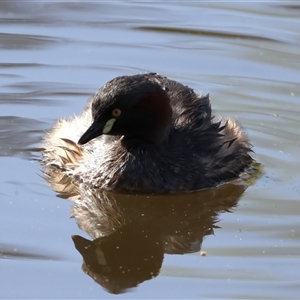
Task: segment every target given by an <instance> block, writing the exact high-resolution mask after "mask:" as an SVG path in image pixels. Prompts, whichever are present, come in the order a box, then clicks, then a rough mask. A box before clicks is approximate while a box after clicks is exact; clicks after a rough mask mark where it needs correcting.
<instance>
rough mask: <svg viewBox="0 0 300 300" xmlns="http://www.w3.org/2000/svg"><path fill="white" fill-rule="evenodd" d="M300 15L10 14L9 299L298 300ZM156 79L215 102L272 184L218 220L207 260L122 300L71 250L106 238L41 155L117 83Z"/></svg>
mask: <svg viewBox="0 0 300 300" xmlns="http://www.w3.org/2000/svg"><path fill="white" fill-rule="evenodd" d="M299 13H300V5H299V2H288V1H276V2H275V1H270V2H268V1H267V2H247V3H242V2H197V1H182V2H173V1H167V2H165V3H161V2H156V1H152V2H134V1H110V2H109V1H102V2H100V1H99V2H83V1H76V2H75V1H74V2H73V1H57V2H44V1H40V2H27V1H26V2H21V1H0V164H1V165H0V207H1V208H0V237H1V238H0V270H1V272H0V298H73V299H79V298H100V299H101V298H130V299H133V298H139V299H141V298H172V299H174V298H205V299H241V298H249V299H255V298H260V299H262V298H264V299H298V298H299V295H300V231H299V228H300V218H299V215H300V193H299V186H300V134H299V127H300V121H299V120H300V51H299V49H300V18H299ZM146 71H154V72H159V73H160V74H163V75H165V76H168V77H170V78H172V79H175V80H178V81H180V82H182V83H184V84H187V85H189V86H190V87H192V88H194V89H195V90H196V91H199V92H203V93H208V92H209V93H210V95H211V98H212V107H213V109H214V110H215V113H216V114H220V115H224V116H230V117H233V118H235V119H237V120H239V122H240V123H241V124H242V125H243V127H244V129H245V131H246V132H247V134H248V136H249V138H250V139H251V142H252V144H253V150H254V151H255V154H253V156H254V158H255V159H256V160H257V161H259V162H260V163H261V164H262V165H263V166H264V174H263V175H262V176H261V177H260V178H258V179H257V181H256V182H254V184H253V185H251V186H249V188H248V189H247V190H246V191H245V192H244V193H243V194H242V195H241V198H240V200H239V202H238V203H237V204H236V205H232V207H231V208H230V212H227V211H226V209H219V210H218V213H217V215H218V220H219V221H218V223H217V224H216V225H217V226H219V228H215V230H214V235H209V234H204V235H207V236H206V237H203V242H202V251H205V252H206V256H201V255H199V251H198V250H197V252H193V251H190V252H191V253H187V254H184V255H179V254H168V253H165V254H164V259H163V262H162V266H161V268H160V271H159V272H160V273H159V275H158V276H154V278H153V279H150V280H145V281H143V282H141V283H140V284H139V285H138V286H137V287H135V288H133V289H129V290H124V291H123V293H120V294H118V295H114V294H111V293H110V292H109V291H107V289H105V288H103V287H102V286H101V285H99V284H98V283H96V282H95V281H94V280H93V279H92V278H91V277H89V276H88V275H87V274H85V273H84V272H83V271H82V270H81V265H82V256H81V255H80V254H79V252H78V251H77V250H76V249H75V247H74V244H73V242H72V239H71V236H72V235H80V236H83V237H85V238H87V239H90V240H91V239H92V238H91V237H89V235H88V233H87V232H86V231H84V230H81V229H80V228H79V227H78V224H77V223H80V221H79V220H78V219H76V218H70V215H71V210H72V209H74V202H73V201H70V200H67V199H62V198H60V197H57V192H55V191H54V190H53V189H52V188H51V187H50V186H49V184H48V183H47V182H46V181H45V180H44V178H43V174H42V171H41V166H40V163H39V159H40V152H39V147H40V146H41V138H42V137H43V135H44V134H45V131H46V130H47V129H49V128H50V127H51V126H52V125H53V124H54V123H55V121H56V120H57V119H58V118H63V117H69V116H72V115H74V114H76V113H79V112H80V111H81V110H82V108H83V106H84V104H85V101H86V100H87V99H88V97H89V96H90V95H92V94H93V93H94V92H95V91H96V90H97V89H98V88H99V87H101V86H102V85H103V84H104V83H105V82H106V81H108V80H110V79H111V78H113V77H116V76H119V75H125V74H127V75H130V74H136V73H144V72H146ZM222 193H223V190H221V192H220V194H222ZM123 200H124V199H123ZM125 200H126V199H125ZM125 200H124V201H125ZM192 202H193V201H192V200H191V203H192ZM128 203H129V202H128ZM197 205H198V204H197ZM197 207H198V206H197ZM198 209H199V216H198V215H197V217H199V219H200V221H201V214H200V213H201V208H199V207H198ZM196 213H198V211H197V212H196ZM177 217H178V218H179V219H180V216H176V218H177ZM206 217H207V216H206ZM206 217H205V218H206ZM203 218H204V217H203ZM162 220H163V218H162ZM168 220H169V219H168ZM172 220H173V219H172ZM173 221H174V220H173ZM174 222H175V221H174ZM189 222H190V221H189ZM161 224H162V225H161V227H164V225H163V224H166V228H162V232H163V235H164V237H165V238H166V236H168V237H169V239H170V240H171V238H172V237H173V236H172V235H170V232H169V231H168V230H167V223H166V222H165V223H164V222H163V221H162V223H161ZM195 224H196V225H195V226H196V227H195V228H196V229H195V232H197V234H196V235H197V236H198V239H199V241H200V240H201V238H200V233H199V232H198V231H197V228H198V227H197V226H200V225H201V224H202V223H199V224H200V225H197V224H198V223H195ZM188 225H190V224H188V222H187V226H188ZM130 230H132V228H129V231H130ZM170 236H171V238H170ZM135 242H136V241H135V240H132V241H131V243H132V244H135ZM194 243H196V242H195V241H194ZM137 247H139V245H137ZM166 252H167V251H166Z"/></svg>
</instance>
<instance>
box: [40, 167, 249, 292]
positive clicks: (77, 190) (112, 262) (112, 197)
mask: <svg viewBox="0 0 300 300" xmlns="http://www.w3.org/2000/svg"><path fill="white" fill-rule="evenodd" d="M45 178H46V180H47V181H48V182H49V184H50V185H51V187H52V189H54V190H55V191H56V192H57V193H58V196H59V197H62V198H67V199H71V200H72V201H73V202H74V205H73V208H72V217H74V218H75V219H76V221H77V224H78V226H79V227H80V228H81V229H82V230H84V231H86V232H87V233H88V234H89V235H90V236H91V237H92V240H88V239H85V238H83V237H81V236H77V235H76V236H73V237H72V239H73V242H74V245H75V247H76V249H77V250H78V251H79V252H80V254H81V255H82V257H83V265H82V270H83V271H84V272H85V273H86V274H87V275H89V276H90V277H92V278H93V279H94V280H95V281H96V282H97V283H99V284H100V285H101V286H103V287H104V288H105V289H106V290H107V291H108V292H110V293H114V294H119V293H122V292H125V291H126V290H127V289H130V288H133V287H136V286H137V285H138V284H139V283H142V282H143V281H145V280H149V279H152V278H154V277H156V276H157V275H158V274H159V272H160V269H161V266H162V262H163V258H164V254H165V253H166V254H185V253H193V252H197V251H200V249H201V245H202V241H203V238H204V237H205V236H207V235H210V234H213V232H214V228H217V227H218V226H217V225H216V223H217V221H218V214H219V213H221V212H230V209H231V208H232V207H234V206H236V204H237V202H238V200H239V198H240V197H241V195H242V194H243V192H244V191H245V189H246V186H245V185H242V184H233V183H228V184H224V185H222V186H220V187H217V188H214V189H207V190H203V191H198V192H193V193H184V194H169V195H127V194H121V193H112V192H104V191H100V190H96V189H92V188H90V187H88V186H86V185H82V184H76V183H74V182H72V179H71V178H70V177H67V176H65V175H64V174H62V173H61V172H60V171H59V170H57V169H52V168H47V169H45Z"/></svg>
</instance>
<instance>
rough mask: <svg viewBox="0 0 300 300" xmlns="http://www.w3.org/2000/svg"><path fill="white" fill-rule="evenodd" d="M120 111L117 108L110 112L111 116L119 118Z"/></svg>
mask: <svg viewBox="0 0 300 300" xmlns="http://www.w3.org/2000/svg"><path fill="white" fill-rule="evenodd" d="M121 113H122V111H121V109H119V108H114V109H113V111H112V112H111V114H112V115H113V116H114V117H115V118H116V117H119V116H120V115H121Z"/></svg>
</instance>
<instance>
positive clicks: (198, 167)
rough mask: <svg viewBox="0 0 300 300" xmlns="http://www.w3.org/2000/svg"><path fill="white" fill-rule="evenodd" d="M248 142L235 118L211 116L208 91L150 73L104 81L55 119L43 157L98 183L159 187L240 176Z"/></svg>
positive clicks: (247, 160) (189, 186) (185, 187)
mask: <svg viewBox="0 0 300 300" xmlns="http://www.w3.org/2000/svg"><path fill="white" fill-rule="evenodd" d="M88 127H89V129H88ZM84 131H85V133H84ZM96 137H98V138H96ZM95 138H96V139H95ZM77 141H78V144H76V142H77ZM250 148H251V147H250V144H249V142H248V139H247V138H246V137H245V135H244V133H243V132H242V131H241V129H240V127H239V126H238V125H237V123H235V122H234V121H233V120H231V119H229V120H226V121H220V122H218V121H214V118H213V117H212V115H211V107H210V100H209V96H208V95H207V96H200V95H196V94H195V93H194V91H193V90H192V89H190V88H189V87H187V86H184V85H182V84H180V83H178V82H176V81H173V80H170V79H168V78H166V77H162V76H160V75H158V74H155V73H149V74H141V75H134V76H122V77H117V78H115V79H113V80H111V81H109V82H108V83H106V84H105V85H104V86H103V87H102V88H101V89H100V90H99V91H98V92H97V93H96V94H95V95H94V96H93V98H92V99H91V100H90V101H89V102H88V104H87V106H86V108H85V110H84V112H83V113H82V114H81V115H80V116H79V117H75V118H74V119H70V120H60V121H59V122H58V123H57V124H56V126H55V127H54V129H53V130H52V131H51V132H50V133H49V134H48V135H47V136H46V138H45V149H46V150H45V151H44V154H43V156H44V160H43V161H44V163H45V165H47V166H52V167H53V166H56V167H58V168H60V169H62V172H66V173H67V174H69V175H70V176H72V177H74V178H75V179H77V180H78V181H80V182H83V183H86V184H89V185H92V186H94V187H99V188H101V189H104V190H116V191H135V192H157V193H162V192H175V191H190V190H198V189H201V188H207V187H213V186H216V185H218V184H220V183H222V182H224V181H229V180H232V179H235V178H237V177H239V175H240V173H241V172H243V171H244V169H245V168H246V167H248V166H250V164H251V162H252V159H251V157H250V156H249V154H248V152H249V151H251V150H250Z"/></svg>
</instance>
